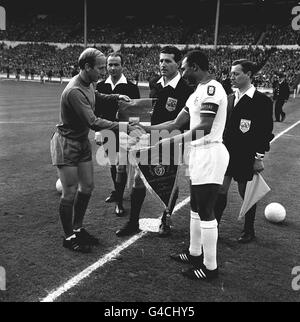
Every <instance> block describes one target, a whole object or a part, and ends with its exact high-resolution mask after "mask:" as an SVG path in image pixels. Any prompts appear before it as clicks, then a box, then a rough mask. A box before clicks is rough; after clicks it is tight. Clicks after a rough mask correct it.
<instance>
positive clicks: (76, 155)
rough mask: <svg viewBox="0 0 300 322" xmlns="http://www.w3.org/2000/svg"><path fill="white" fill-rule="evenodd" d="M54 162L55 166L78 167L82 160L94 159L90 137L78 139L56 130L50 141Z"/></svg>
mask: <svg viewBox="0 0 300 322" xmlns="http://www.w3.org/2000/svg"><path fill="white" fill-rule="evenodd" d="M50 151H51V159H52V164H53V165H54V166H70V167H77V166H78V164H79V163H81V162H88V161H91V160H92V149H91V143H90V141H89V139H86V140H84V141H82V142H81V141H76V140H72V139H69V138H66V137H64V136H62V135H60V134H59V133H57V132H55V133H54V134H53V136H52V139H51V142H50Z"/></svg>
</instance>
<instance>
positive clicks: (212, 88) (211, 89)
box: [207, 85, 216, 96]
mask: <svg viewBox="0 0 300 322" xmlns="http://www.w3.org/2000/svg"><path fill="white" fill-rule="evenodd" d="M215 92H216V88H215V86H212V85H209V86H207V95H209V96H214V95H215Z"/></svg>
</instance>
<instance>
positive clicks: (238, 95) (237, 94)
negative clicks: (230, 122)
mask: <svg viewBox="0 0 300 322" xmlns="http://www.w3.org/2000/svg"><path fill="white" fill-rule="evenodd" d="M255 90H256V88H255V87H254V86H253V85H252V84H251V86H250V87H249V88H248V89H247V91H246V92H245V93H243V94H241V92H240V91H239V90H237V91H236V92H235V94H234V96H235V99H234V106H235V105H236V104H237V103H238V102H239V100H240V99H241V98H242V97H243V96H244V95H247V96H249V97H250V98H253V95H254V92H255Z"/></svg>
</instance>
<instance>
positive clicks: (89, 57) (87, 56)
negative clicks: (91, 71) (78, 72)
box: [78, 48, 105, 69]
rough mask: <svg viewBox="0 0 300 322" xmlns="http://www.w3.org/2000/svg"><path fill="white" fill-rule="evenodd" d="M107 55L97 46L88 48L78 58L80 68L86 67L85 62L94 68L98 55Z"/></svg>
mask: <svg viewBox="0 0 300 322" xmlns="http://www.w3.org/2000/svg"><path fill="white" fill-rule="evenodd" d="M101 56H103V57H105V56H104V54H103V53H102V52H101V51H100V50H98V49H96V48H86V49H85V50H84V51H83V52H82V53H81V54H80V56H79V58H78V65H79V67H80V69H84V66H85V64H89V66H90V67H91V68H94V66H95V64H96V58H97V57H101Z"/></svg>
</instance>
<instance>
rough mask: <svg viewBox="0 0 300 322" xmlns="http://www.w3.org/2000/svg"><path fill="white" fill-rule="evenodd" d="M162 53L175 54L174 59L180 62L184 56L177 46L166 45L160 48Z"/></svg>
mask: <svg viewBox="0 0 300 322" xmlns="http://www.w3.org/2000/svg"><path fill="white" fill-rule="evenodd" d="M160 53H161V54H168V55H172V54H173V55H174V60H175V62H176V63H179V62H180V61H181V58H182V53H181V51H180V50H179V49H178V48H177V47H175V46H165V47H163V48H162V49H161V50H160Z"/></svg>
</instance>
